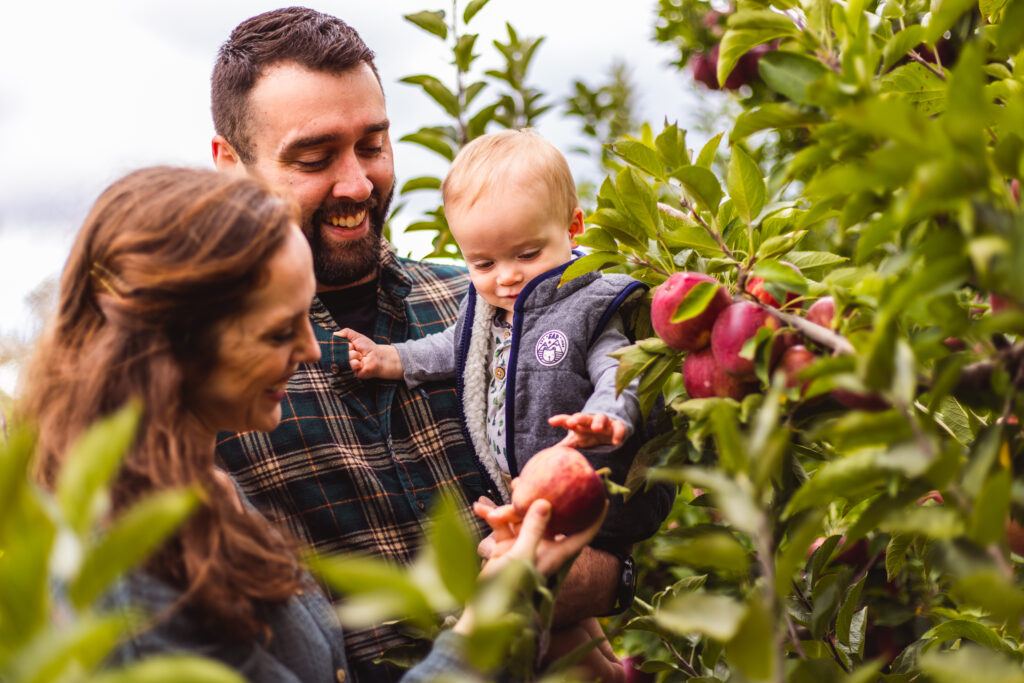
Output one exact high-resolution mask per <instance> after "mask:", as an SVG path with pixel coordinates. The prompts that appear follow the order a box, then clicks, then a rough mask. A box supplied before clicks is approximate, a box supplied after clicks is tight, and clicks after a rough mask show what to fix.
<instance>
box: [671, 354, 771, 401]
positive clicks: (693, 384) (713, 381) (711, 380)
mask: <svg viewBox="0 0 1024 683" xmlns="http://www.w3.org/2000/svg"><path fill="white" fill-rule="evenodd" d="M683 386H684V387H685V388H686V393H687V394H689V395H690V398H712V397H718V398H734V399H736V400H737V401H738V400H740V399H741V398H743V397H744V396H746V395H747V394H749V393H751V392H753V391H754V390H755V389H756V388H757V384H756V383H753V382H745V381H743V380H742V379H740V378H739V377H735V376H734V375H730V374H729V373H728V372H726V371H725V370H723V369H722V368H721V366H719V365H718V363H717V362H715V356H714V354H712V353H711V349H702V350H701V351H691V352H690V353H688V354H687V355H686V360H684V361H683Z"/></svg>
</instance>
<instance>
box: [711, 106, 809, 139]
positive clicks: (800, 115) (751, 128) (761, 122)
mask: <svg viewBox="0 0 1024 683" xmlns="http://www.w3.org/2000/svg"><path fill="white" fill-rule="evenodd" d="M825 120H826V119H825V117H824V116H823V115H822V114H821V112H819V111H817V110H814V109H802V108H800V107H797V106H795V105H793V104H791V103H789V102H772V103H769V104H763V105H761V106H760V107H754V108H753V109H748V110H747V111H745V112H743V113H742V114H740V115H739V116H737V117H736V123H735V124H734V125H733V127H732V131H731V132H730V133H729V144H730V145H732V144H735V143H736V142H739V141H740V140H743V139H745V138H746V137H748V136H749V135H753V134H754V133H757V132H759V131H762V130H780V129H784V128H803V127H808V126H815V125H817V124H820V123H824V122H825Z"/></svg>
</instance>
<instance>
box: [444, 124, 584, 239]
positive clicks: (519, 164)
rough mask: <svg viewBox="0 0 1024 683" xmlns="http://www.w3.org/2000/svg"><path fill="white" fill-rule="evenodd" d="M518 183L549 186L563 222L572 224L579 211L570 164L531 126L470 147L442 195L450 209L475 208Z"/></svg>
mask: <svg viewBox="0 0 1024 683" xmlns="http://www.w3.org/2000/svg"><path fill="white" fill-rule="evenodd" d="M515 183H525V184H528V185H534V186H537V187H538V188H540V187H543V188H545V189H546V190H547V192H548V201H549V203H550V205H551V212H552V215H554V216H557V217H558V218H559V220H561V219H562V218H563V217H564V219H565V220H566V221H569V220H571V219H572V215H573V212H574V211H575V210H576V209H577V208H578V207H579V199H578V198H577V196H576V183H575V182H573V179H572V172H571V171H570V170H569V163H568V162H567V161H566V160H565V157H564V156H562V153H561V152H559V151H558V149H557V148H556V147H555V146H554V145H552V144H551V143H550V142H548V141H547V140H545V139H544V138H542V137H541V136H539V135H537V134H536V133H535V132H533V130H531V129H529V128H522V129H519V130H503V131H500V132H497V133H488V134H487V135H482V136H481V137H478V138H476V139H475V140H473V141H472V142H470V143H469V144H467V145H465V146H464V147H463V148H462V149H461V150H460V151H459V153H458V155H456V157H455V160H454V161H453V162H452V165H451V168H450V169H448V175H447V176H446V177H445V179H444V182H443V183H442V184H441V197H442V199H443V200H444V205H445V208H446V209H450V208H451V207H453V206H455V205H456V204H463V203H466V204H467V206H473V204H475V203H476V202H477V201H478V200H479V199H480V196H481V195H483V194H484V193H485V192H496V191H504V190H505V189H506V188H508V187H511V186H512V185H513V184H515Z"/></svg>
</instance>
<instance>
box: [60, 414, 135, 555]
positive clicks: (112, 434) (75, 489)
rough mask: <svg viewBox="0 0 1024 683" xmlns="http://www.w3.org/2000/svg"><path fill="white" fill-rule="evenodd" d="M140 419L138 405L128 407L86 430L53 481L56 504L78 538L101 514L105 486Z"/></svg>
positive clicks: (103, 506) (115, 469) (91, 527)
mask: <svg viewBox="0 0 1024 683" xmlns="http://www.w3.org/2000/svg"><path fill="white" fill-rule="evenodd" d="M141 416H142V407H141V406H140V404H139V403H138V402H131V403H128V404H127V405H125V407H124V408H121V409H120V410H118V411H117V412H116V413H114V414H112V415H110V416H108V417H105V418H103V419H102V420H99V421H97V422H96V423H95V424H93V425H92V426H90V427H89V428H88V429H87V430H86V431H85V432H84V433H83V434H82V435H81V436H80V437H78V439H76V440H75V443H74V445H72V447H71V450H70V452H69V453H68V457H67V460H66V462H65V464H64V467H63V468H62V469H61V473H60V479H59V480H58V481H57V500H58V501H59V503H60V508H61V512H62V513H63V515H64V519H65V520H67V522H68V523H69V524H70V525H71V527H72V528H73V529H74V530H75V531H76V532H77V533H78V534H79V535H84V534H86V533H87V532H89V531H91V530H92V529H93V528H94V526H95V524H96V521H97V520H98V519H99V517H100V516H101V515H102V514H103V513H104V512H105V508H106V505H107V495H106V487H107V484H108V483H109V482H110V480H111V479H112V478H113V476H114V474H115V473H116V472H117V470H118V468H119V467H120V465H121V460H122V459H123V458H124V456H125V453H126V452H127V451H128V447H129V446H130V445H131V443H132V441H133V440H134V438H135V430H136V427H137V426H138V423H139V419H140V418H141Z"/></svg>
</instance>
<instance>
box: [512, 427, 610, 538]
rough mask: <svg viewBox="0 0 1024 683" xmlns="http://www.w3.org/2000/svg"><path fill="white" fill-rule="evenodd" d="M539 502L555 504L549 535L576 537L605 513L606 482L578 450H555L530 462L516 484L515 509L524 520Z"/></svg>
mask: <svg viewBox="0 0 1024 683" xmlns="http://www.w3.org/2000/svg"><path fill="white" fill-rule="evenodd" d="M538 498H544V499H545V500H547V501H548V502H549V503H551V518H550V519H549V520H548V526H547V529H546V530H545V532H544V533H545V535H546V536H547V537H549V538H550V537H552V536H555V535H556V534H573V533H576V532H577V531H582V530H583V529H586V528H587V527H588V526H590V525H591V524H593V523H594V520H596V519H597V518H598V517H599V516H600V515H601V511H602V510H604V501H605V488H604V482H602V481H601V477H599V476H598V475H597V473H596V472H595V471H594V468H593V467H591V465H590V463H589V462H588V461H587V459H586V458H585V457H583V454H582V453H580V452H579V451H577V450H576V449H575V448H569V447H568V446H551V447H550V448H545V449H544V450H542V451H540V452H538V453H537V454H536V455H534V456H533V457H532V458H530V459H529V460H528V461H527V463H526V465H524V466H523V470H522V472H520V474H519V477H517V478H516V479H515V481H514V482H513V487H512V507H513V508H514V509H515V511H516V514H518V515H519V516H520V517H522V516H525V515H526V511H527V510H528V509H529V508H530V505H532V504H533V502H534V501H535V500H537V499H538Z"/></svg>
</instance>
